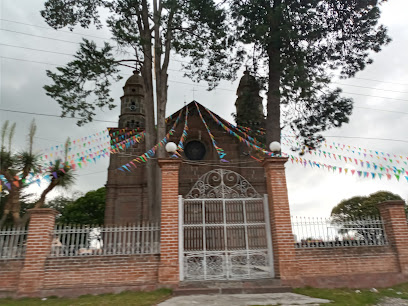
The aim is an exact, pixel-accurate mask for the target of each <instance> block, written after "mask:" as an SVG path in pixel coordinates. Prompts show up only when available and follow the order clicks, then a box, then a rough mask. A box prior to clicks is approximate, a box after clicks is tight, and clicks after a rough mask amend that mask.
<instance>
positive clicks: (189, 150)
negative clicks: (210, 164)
mask: <svg viewBox="0 0 408 306" xmlns="http://www.w3.org/2000/svg"><path fill="white" fill-rule="evenodd" d="M205 152H206V150H205V146H204V144H203V143H202V142H200V141H198V140H193V141H190V142H189V143H187V144H186V147H185V148H184V153H185V154H186V157H187V158H188V159H189V160H202V159H203V158H204V156H205Z"/></svg>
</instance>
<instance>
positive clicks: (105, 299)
mask: <svg viewBox="0 0 408 306" xmlns="http://www.w3.org/2000/svg"><path fill="white" fill-rule="evenodd" d="M170 295H171V290H168V289H160V290H156V291H151V292H122V293H119V294H101V295H83V296H80V297H78V298H72V299H70V298H56V297H49V298H47V300H45V301H43V300H41V299H39V298H35V299H34V298H23V299H16V300H13V299H0V305H2V306H3V305H4V306H23V305H24V306H37V305H41V306H50V305H52V306H70V305H75V306H93V305H95V306H96V305H98V306H108V305H112V306H122V305H126V306H127V305H132V306H151V305H156V304H157V303H160V302H162V301H163V300H165V299H167V298H168V297H170Z"/></svg>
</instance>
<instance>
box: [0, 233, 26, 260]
mask: <svg viewBox="0 0 408 306" xmlns="http://www.w3.org/2000/svg"><path fill="white" fill-rule="evenodd" d="M27 232H28V231H27V228H26V227H3V228H1V229H0V259H19V258H24V255H25V250H26V241H27Z"/></svg>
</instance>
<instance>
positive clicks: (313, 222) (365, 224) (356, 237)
mask: <svg viewBox="0 0 408 306" xmlns="http://www.w3.org/2000/svg"><path fill="white" fill-rule="evenodd" d="M292 231H293V234H294V242H295V247H297V248H327V247H358V246H381V245H387V244H388V241H387V237H386V235H385V231H384V222H383V221H382V220H381V219H379V218H367V219H360V220H359V219H355V220H352V219H349V220H338V219H336V218H314V217H292Z"/></svg>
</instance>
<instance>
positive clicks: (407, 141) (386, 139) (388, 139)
mask: <svg viewBox="0 0 408 306" xmlns="http://www.w3.org/2000/svg"><path fill="white" fill-rule="evenodd" d="M322 136H323V137H325V138H355V139H368V140H384V141H396V142H406V143H408V140H404V139H391V138H375V137H358V136H329V135H322ZM289 137H291V136H289ZM293 137H295V136H293Z"/></svg>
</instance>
